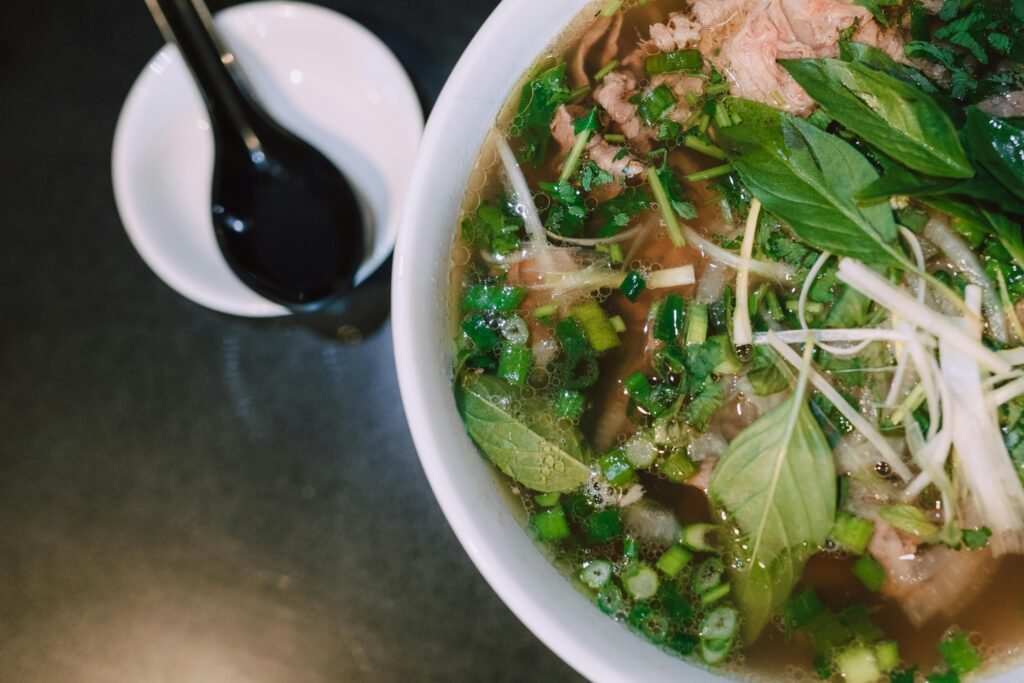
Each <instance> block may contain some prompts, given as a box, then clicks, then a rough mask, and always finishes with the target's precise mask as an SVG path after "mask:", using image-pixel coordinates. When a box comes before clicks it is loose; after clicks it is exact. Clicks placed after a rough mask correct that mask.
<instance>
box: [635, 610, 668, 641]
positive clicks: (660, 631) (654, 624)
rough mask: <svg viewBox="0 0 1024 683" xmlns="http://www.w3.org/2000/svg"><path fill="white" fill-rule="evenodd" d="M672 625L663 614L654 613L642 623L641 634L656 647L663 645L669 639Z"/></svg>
mask: <svg viewBox="0 0 1024 683" xmlns="http://www.w3.org/2000/svg"><path fill="white" fill-rule="evenodd" d="M669 630H670V625H669V623H668V619H667V618H666V617H665V615H663V614H658V613H657V612H652V613H651V614H649V615H648V616H647V618H645V619H644V620H643V621H641V622H640V632H641V633H643V634H644V637H645V638H647V640H649V641H650V642H652V643H654V644H655V645H661V644H662V643H664V642H665V640H666V639H667V638H668V634H669Z"/></svg>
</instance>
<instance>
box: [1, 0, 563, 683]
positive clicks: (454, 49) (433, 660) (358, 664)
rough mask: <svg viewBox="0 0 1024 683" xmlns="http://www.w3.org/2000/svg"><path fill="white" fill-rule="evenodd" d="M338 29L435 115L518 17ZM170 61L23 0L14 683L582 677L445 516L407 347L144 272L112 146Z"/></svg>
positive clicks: (18, 28)
mask: <svg viewBox="0 0 1024 683" xmlns="http://www.w3.org/2000/svg"><path fill="white" fill-rule="evenodd" d="M223 4H226V3H217V4H215V5H214V9H217V8H219V7H221V6H223ZM323 4H325V5H327V6H330V7H332V8H334V9H337V10H339V11H341V12H343V13H345V14H348V15H349V16H351V17H353V18H355V19H356V20H358V21H360V22H362V23H363V24H364V25H366V26H367V27H369V28H370V29H371V30H372V31H374V32H375V33H377V35H379V36H380V37H381V38H383V39H384V40H385V41H386V42H387V43H388V44H389V45H390V46H391V47H392V48H393V49H394V50H395V52H396V53H397V54H398V57H399V58H400V59H401V61H402V62H403V63H404V64H405V66H406V68H407V69H408V71H409V72H410V74H411V76H412V79H413V81H414V82H415V84H416V86H417V88H418V90H419V92H420V95H421V97H422V99H423V102H424V105H425V107H429V105H430V104H431V103H432V102H433V100H434V98H436V96H437V94H438V92H439V91H440V88H441V86H442V84H443V82H444V79H445V78H446V76H447V74H448V72H449V71H450V69H451V68H452V67H453V65H454V64H455V61H456V59H457V58H458V56H459V54H460V52H461V51H462V49H463V48H464V47H465V45H466V43H467V42H468V41H469V39H470V38H471V36H472V34H473V33H474V31H475V30H476V29H477V27H478V26H479V24H480V23H481V22H482V21H483V20H484V18H485V17H486V16H487V14H488V13H489V12H490V11H491V9H492V8H493V6H494V4H495V2H494V0H449V1H447V2H437V3H435V2H422V1H421V2H413V1H411V0H378V1H376V2H367V1H365V0H333V1H331V2H324V3H323ZM161 42H162V41H161V39H160V37H159V35H158V33H157V31H156V29H155V28H154V26H153V24H152V22H151V21H150V18H149V15H148V14H147V11H146V9H145V7H144V4H143V2H142V0H131V1H126V0H122V1H120V2H112V1H103V2H87V3H86V2H80V1H79V0H46V1H45V2H36V1H33V0H0V235H2V238H3V242H2V246H0V680H4V681H18V682H28V683H32V682H35V681H45V682H47V683H50V682H61V681H75V682H78V681H82V682H93V681H133V682H149V681H161V682H163V681H168V682H170V681H174V682H178V681H217V682H220V681H255V682H263V681H289V682H291V681H431V680H437V681H502V680H508V681H513V680H527V679H529V680H574V679H575V678H576V676H575V675H574V674H573V673H572V672H571V671H570V670H569V669H568V668H567V667H566V666H565V665H564V664H562V663H561V662H560V661H559V660H557V659H556V658H555V657H554V656H553V655H552V654H551V653H550V652H549V651H548V650H547V649H546V648H545V647H544V646H543V645H541V644H540V642H538V641H537V640H536V639H535V638H534V637H533V636H532V635H531V634H530V633H529V632H528V631H527V630H526V629H525V628H524V627H523V626H522V625H521V624H520V623H519V622H518V621H517V620H516V619H515V617H513V615H512V614H511V613H510V612H509V610H508V609H507V608H506V607H505V606H504V605H503V604H502V603H501V602H500V601H499V600H498V599H497V597H496V596H495V595H494V593H493V592H492V591H491V589H490V588H489V587H488V586H487V585H486V584H485V583H484V581H483V579H482V578H481V577H480V576H479V575H478V574H477V572H476V570H475V569H474V568H473V566H472V565H471V564H470V562H469V560H468V558H467V557H466V555H465V553H464V552H463V550H462V549H461V547H460V546H459V544H458V543H457V542H456V540H455V537H454V535H453V534H452V533H451V531H450V529H449V528H448V526H447V524H446V522H445V520H444V518H443V517H442V515H441V512H440V510H439V508H438V506H437V504H436V503H435V501H434V498H433V496H432V495H431V492H430V490H429V487H428V486H427V482H426V479H425V478H424V476H423V473H422V471H421V469H420V466H419V463H418V461H417V459H416V455H415V452H414V450H413V446H412V442H411V440H410V438H409V433H408V430H407V427H406V423H405V419H404V417H403V414H402V409H401V405H400V403H399V395H398V386H397V380H396V376H395V369H394V363H393V360H392V344H391V337H390V326H385V327H384V328H383V329H382V330H381V331H380V332H378V333H377V334H375V335H373V336H372V337H370V338H369V339H367V340H366V341H365V342H364V343H362V344H360V345H357V346H342V345H340V344H339V343H337V342H334V341H331V340H329V339H326V338H322V337H319V336H316V335H314V334H312V333H310V332H309V331H307V330H304V329H299V328H295V327H291V326H287V325H282V324H267V323H263V324H257V323H254V322H251V321H244V320H238V319H233V318H228V317H224V316H220V315H217V314H215V313H212V312H209V311H207V310H204V309H202V308H200V307H198V306H196V305H194V304H191V303H190V302H188V301H186V300H184V299H182V298H180V297H179V296H178V295H177V294H175V293H174V292H172V291H171V290H170V289H168V288H167V287H166V286H165V285H163V284H162V283H161V282H160V281H159V280H158V279H157V278H156V277H155V276H154V275H153V274H152V273H151V272H150V271H149V270H148V269H147V268H146V266H145V265H144V264H143V263H142V261H141V260H140V259H139V258H138V257H137V256H136V254H135V252H134V251H133V250H132V247H131V246H130V244H129V242H128V240H127V238H126V237H125V234H124V232H123V230H122V228H121V224H120V221H119V219H118V216H117V212H116V209H115V206H114V200H113V194H112V189H111V180H110V172H109V168H110V162H109V159H110V144H111V140H112V136H113V132H114V124H115V120H116V117H117V113H118V111H119V109H120V106H121V103H122V101H123V99H124V96H125V95H126V93H127V92H128V89H129V87H130V86H131V84H132V82H133V80H134V79H135V77H136V76H137V75H138V73H139V72H140V70H141V69H142V67H143V65H144V64H145V63H146V61H147V60H148V59H149V57H150V56H151V55H152V54H153V53H154V52H155V51H156V50H157V49H158V48H159V47H160V45H161Z"/></svg>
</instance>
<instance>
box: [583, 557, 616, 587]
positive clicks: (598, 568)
mask: <svg viewBox="0 0 1024 683" xmlns="http://www.w3.org/2000/svg"><path fill="white" fill-rule="evenodd" d="M611 578H612V563H611V562H606V561H605V560H591V561H589V562H584V563H583V568H582V569H581V570H580V581H582V582H583V583H585V584H587V586H589V587H591V588H593V589H594V590H597V589H598V588H601V587H602V586H604V585H605V584H607V583H608V582H609V581H610V580H611Z"/></svg>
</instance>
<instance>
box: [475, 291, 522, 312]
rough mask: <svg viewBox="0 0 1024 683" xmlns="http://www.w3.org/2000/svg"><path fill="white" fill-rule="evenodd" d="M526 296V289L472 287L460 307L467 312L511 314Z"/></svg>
mask: <svg viewBox="0 0 1024 683" xmlns="http://www.w3.org/2000/svg"><path fill="white" fill-rule="evenodd" d="M526 294H527V289H526V287H507V286H501V285H473V286H471V287H469V288H468V289H467V290H466V293H465V295H464V296H463V297H462V307H463V308H464V309H466V310H467V311H491V312H495V313H512V312H514V311H515V310H516V309H518V308H519V305H520V304H521V303H523V300H524V299H525V298H526Z"/></svg>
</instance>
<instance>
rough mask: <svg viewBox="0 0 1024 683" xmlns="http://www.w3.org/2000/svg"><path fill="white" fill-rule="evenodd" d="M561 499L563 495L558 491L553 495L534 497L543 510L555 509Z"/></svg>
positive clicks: (544, 494) (542, 494)
mask: <svg viewBox="0 0 1024 683" xmlns="http://www.w3.org/2000/svg"><path fill="white" fill-rule="evenodd" d="M561 499H562V494H561V493H558V492H557V491H556V492H552V493H539V494H537V495H536V496H534V497H533V500H534V502H535V503H537V505H539V506H541V507H542V508H552V507H555V506H556V505H558V502H559V501H560V500H561Z"/></svg>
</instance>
